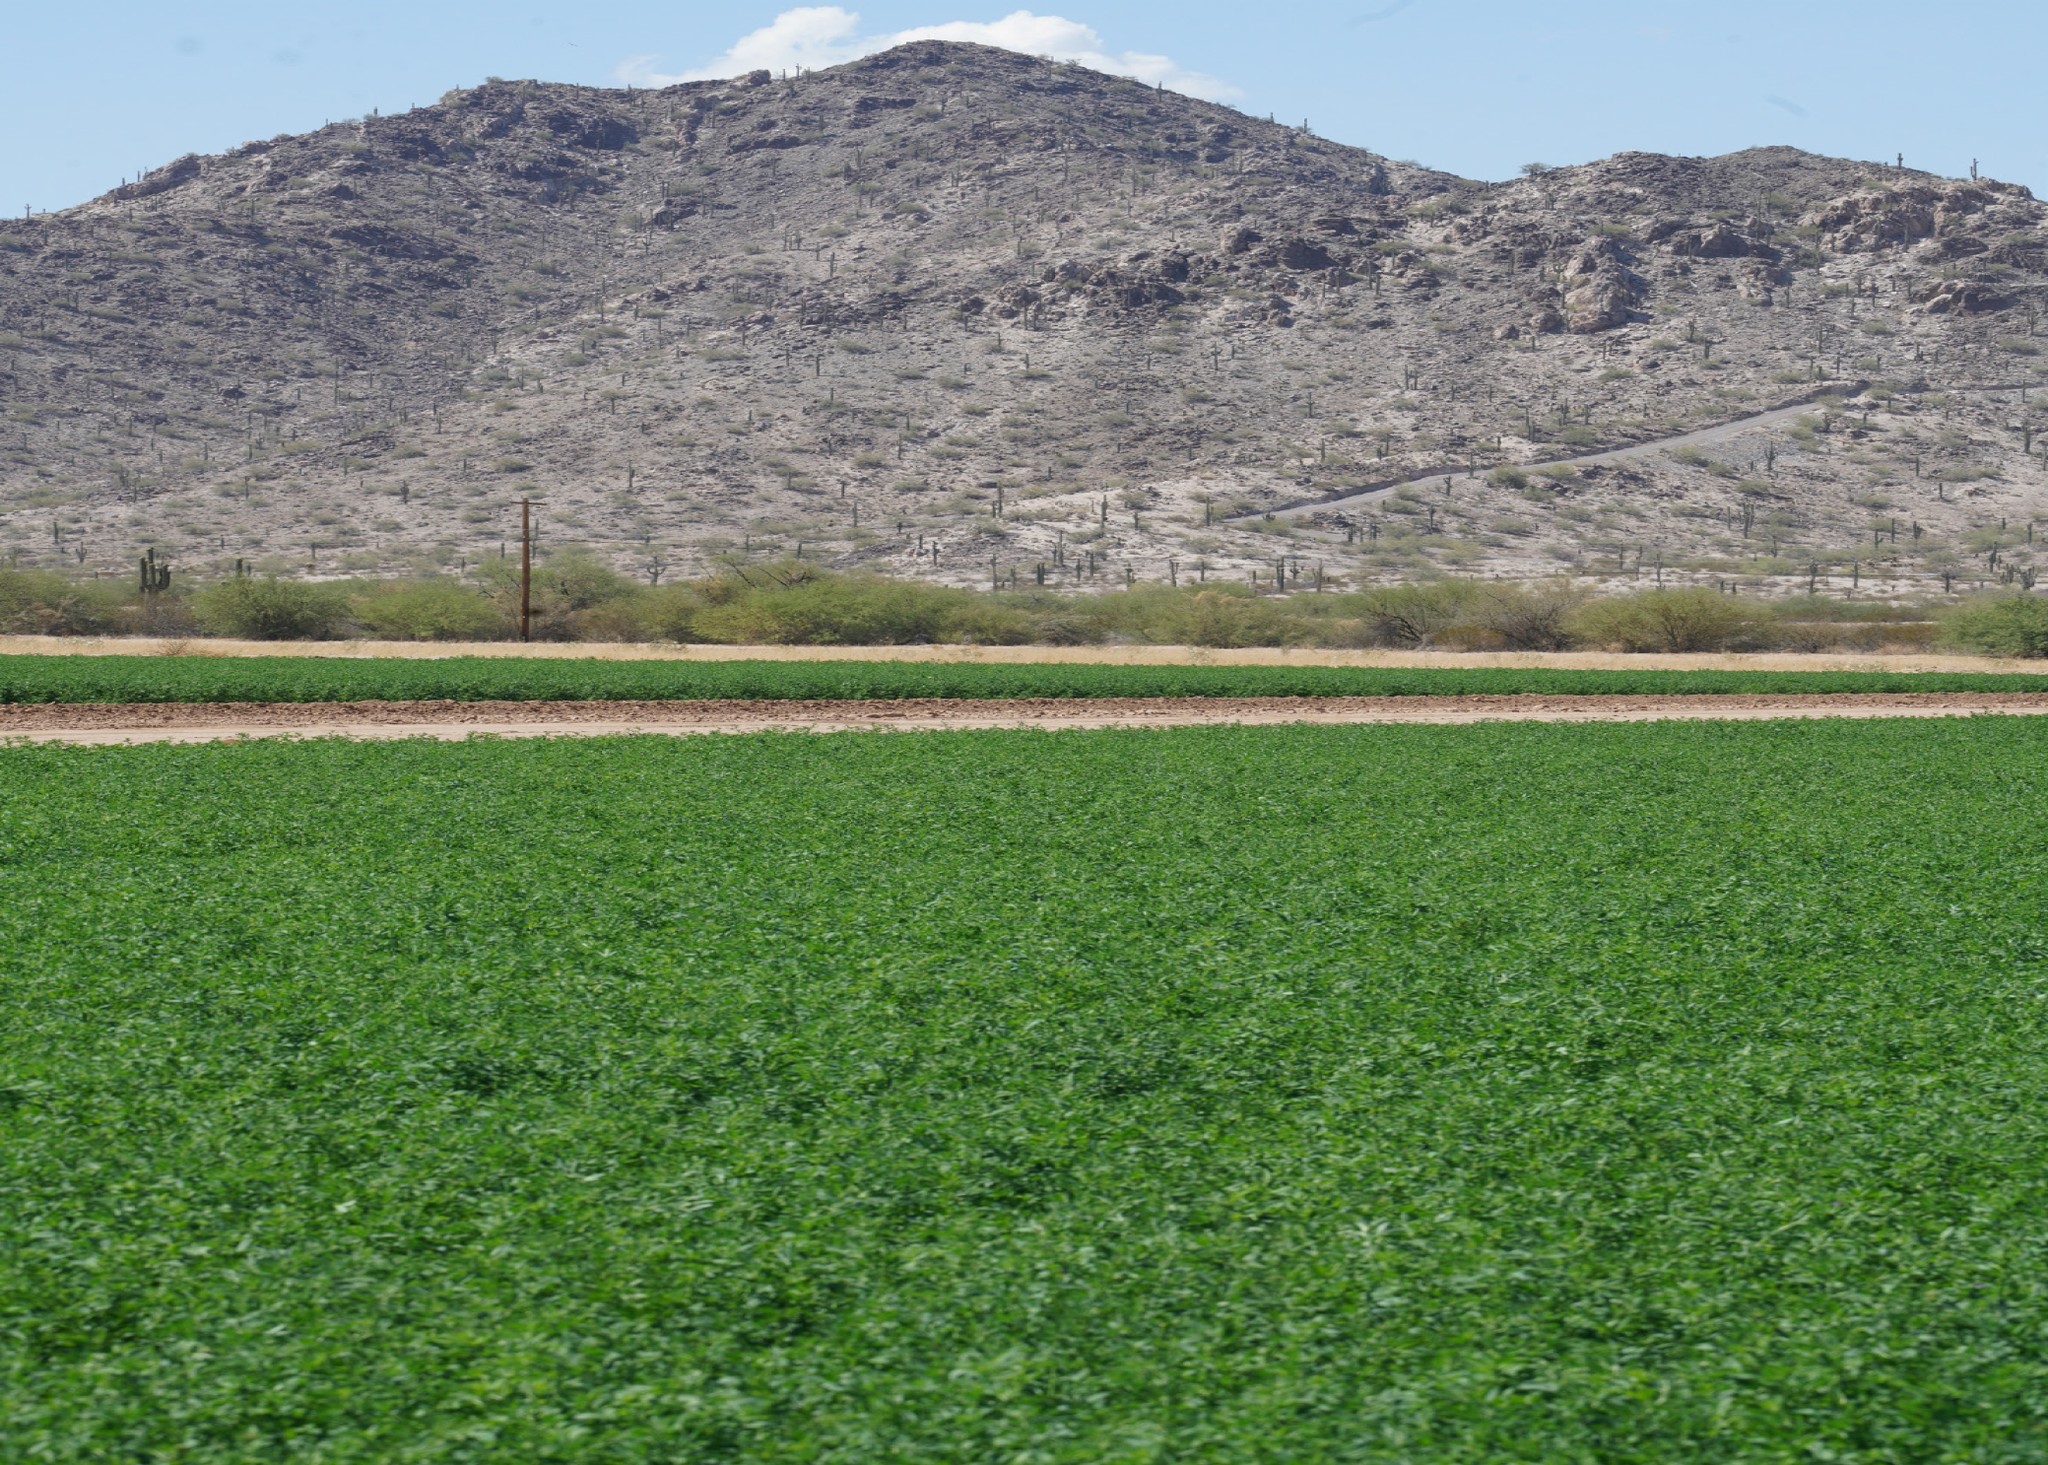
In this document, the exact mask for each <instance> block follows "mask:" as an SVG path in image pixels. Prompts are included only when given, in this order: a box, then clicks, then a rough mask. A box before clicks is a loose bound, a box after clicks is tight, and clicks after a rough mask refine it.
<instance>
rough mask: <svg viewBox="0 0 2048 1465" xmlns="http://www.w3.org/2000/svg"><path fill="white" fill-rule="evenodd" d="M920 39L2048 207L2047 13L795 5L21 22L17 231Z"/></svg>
mask: <svg viewBox="0 0 2048 1465" xmlns="http://www.w3.org/2000/svg"><path fill="white" fill-rule="evenodd" d="M922 36H939V37H944V38H952V39H960V40H981V41H985V42H988V43H991V44H998V45H1007V46H1009V47H1011V48H1012V49H1015V50H1023V51H1029V52H1032V53H1037V54H1056V55H1060V56H1062V57H1069V58H1073V59H1079V60H1081V61H1083V62H1084V63H1085V64H1089V65H1093V66H1097V67H1100V68H1101V69H1103V70H1110V71H1117V72H1121V73H1124V74H1128V75H1133V76H1139V77H1142V78H1144V79H1145V80H1147V81H1152V82H1163V83H1164V84H1165V85H1167V86H1168V87H1170V88H1173V89H1176V90H1180V91H1185V92H1189V93H1191V94H1193V95H1197V96H1204V97H1208V98H1210V99H1212V100H1216V101H1223V102H1227V103H1229V104H1231V105H1233V106H1237V107H1241V108H1243V109H1244V110H1245V111H1247V112H1250V113H1253V114H1256V115H1265V114H1268V113H1270V114H1273V115H1275V116H1277V117H1278V118H1279V119H1280V120H1282V121H1285V122H1290V123H1299V122H1307V123H1308V124H1309V125H1310V126H1311V127H1312V128H1313V129H1314V130H1315V131H1316V132H1317V133H1319V134H1321V135H1322V136H1324V137H1329V138H1334V139H1336V140H1337V141H1339V142H1346V143H1352V144H1356V145H1359V146H1362V147H1369V148H1371V149H1373V150H1374V151H1375V152H1379V153H1382V154H1385V155H1387V156H1390V157H1395V158H1406V159H1412V160H1414V161H1417V162H1421V163H1425V164H1428V165H1429V166H1431V167H1436V168H1443V169H1446V170H1448V171H1450V172H1454V173H1459V174H1463V175H1465V176H1466V177H1471V178H1487V179H1497V178H1505V177H1509V176H1511V175H1513V174H1514V173H1515V172H1516V171H1517V169H1518V168H1519V167H1520V166H1521V165H1522V164H1524V163H1530V162H1543V163H1549V164H1552V165H1557V164H1566V163H1581V162H1587V161H1590V160H1592V159H1594V158H1601V157H1606V156H1607V155H1609V154H1611V153H1615V152H1620V151H1624V150H1628V149H1638V150H1645V151H1653V152H1668V153H1681V154H1695V155H1705V154H1714V153H1722V152H1729V151H1733V150H1735V149H1738V148H1744V147H1752V146H1757V145H1762V144H1773V143H1782V144H1789V145H1791V146H1795V147H1801V148H1806V149H1808V150H1810V151H1813V152H1819V153H1830V154H1836V155H1840V156H1846V157H1853V158H1866V159H1878V158H1882V159H1890V158H1892V157H1894V156H1895V155H1896V154H1899V153H1904V154H1905V156H1906V161H1907V163H1908V165H1910V166H1913V167H1919V168H1926V169H1929V170H1931V171H1934V172H1938V173H1945V174H1949V175H1953V176H1960V175H1965V174H1967V173H1968V172H1969V169H1970V165H1971V162H1972V160H1973V159H1974V160H1977V161H1978V162H1979V164H1980V166H1981V167H1982V169H1983V172H1984V174H1985V175H1986V176H1988V177H1993V178H2003V179H2009V180H2011V181H2014V182H2018V183H2024V184H2026V185H2028V186H2029V187H2031V188H2034V189H2035V190H2036V191H2037V192H2041V191H2043V189H2044V188H2048V129H2044V128H2042V127H2041V126H2040V125H2039V103H2038V101H2037V100H2036V98H2035V94H2034V88H2035V86H2036V85H2038V83H2037V81H2036V79H2035V77H2034V75H2033V74H2032V73H2033V72H2035V71H2037V70H2038V69H2039V62H2040V58H2041V57H2042V56H2043V55H2044V54H2048V6H2043V5H2041V4H2039V3H2037V0H2036V3H2025V4H2023V3H2017V0H2007V3H1990V0H1949V3H1947V4H1946V5H1944V6H1942V7H1939V8H1935V7H1930V6H1927V5H1924V4H1914V5H1907V4H1904V3H1897V0H1855V3H1848V0H1789V3H1788V0H1776V3H1759V0H1720V3H1716V4H1700V3H1698V0H1688V3H1676V0H1635V3H1632V4H1622V3H1610V0H1578V3H1563V4H1560V3H1550V4H1532V3H1529V0H1512V3H1511V0H1349V3H1334V4H1333V3H1308V4H1295V5H1260V6H1249V5H1245V4H1242V3H1221V0H1177V3H1175V4H1172V5H1160V4H1135V3H1125V0H1046V3H1045V5H1044V6H1043V8H1040V9H1037V10H1019V9H1015V8H1013V7H1011V6H1006V5H1004V4H1001V3H998V4H995V5H991V6H988V7H985V8H975V7H974V6H973V5H972V4H970V3H967V0H929V3H919V4H904V3H887V4H883V3H874V4H860V3H849V4H846V5H843V6H806V7H792V6H789V5H786V4H782V5H778V4H749V3H744V0H729V3H725V4H721V5H716V6H711V5H692V4H687V3H685V4H680V5H678V4H673V3H671V4H653V3H649V0H611V3H609V4H606V5H604V6H602V7H599V6H591V5H588V4H578V5H567V4H560V3H540V0H490V3H488V4H486V3H481V0H410V3H404V4H401V3H395V0H350V3H348V4H340V3H334V0H299V3H295V4H292V5H288V6H287V5H278V4H276V3H274V0H271V3H264V4H251V3H211V4H194V3H180V0H152V3H150V4H146V5H145V4H133V3H122V0H115V3H97V4H95V3H90V0H88V3H86V4H71V5H63V4H45V5H37V6H33V7H30V6H22V7H19V8H18V9H17V10H16V11H15V13H14V15H13V18H12V19H10V20H9V21H8V23H7V28H6V40H7V44H6V46H5V49H4V58H0V213H11V214H12V215H14V216H15V217H19V216H20V214H21V213H22V211H23V210H24V209H28V208H33V209H35V210H37V211H42V210H47V209H57V208H63V207H67V206H69V205H71V204H75V203H80V202H83V201H84V200H86V199H88V198H91V197H94V196H95V195H97V194H100V193H102V192H104V191H106V190H107V189H109V188H112V187H115V186H116V185H118V184H119V183H121V182H122V181H123V180H124V179H125V178H130V177H133V176H134V175H135V174H137V173H139V172H142V171H146V170H148V169H150V168H154V167H157V166H159V165H161V164H163V163H165V162H168V161H169V160H170V159H172V158H174V157H177V156H179V155H181V154H184V153H188V152H200V153H207V152H219V151H223V150H225V149H227V148H232V147H235V146H237V145H239V144H241V143H243V142H245V141H248V140H251V139H254V138H263V137H271V136H274V135H276V134H278V133H286V132H303V131H307V130H309V129H312V128H315V127H319V126H321V125H322V124H323V123H325V122H327V121H329V120H339V119H341V118H345V117H354V116H360V115H363V114H366V113H368V112H370V111H371V110H373V109H375V110H379V111H384V112H391V111H403V110H405V109H406V108H407V107H410V106H413V105H421V104H425V103H428V102H432V101H433V100H435V99H436V98H437V97H439V96H440V95H441V94H442V93H443V92H446V91H448V90H449V89H451V88H455V87H462V86H471V85H474V84H476V83H477V82H480V81H482V80H483V79H484V78H486V77H488V76H502V77H508V78H522V77H536V78H540V79H542V80H548V81H565V82H580V83H584V84H587V85H593V86H618V85H621V84H624V83H626V82H632V83H634V84H636V85H661V84H664V83H665V82H666V81H670V80H675V79H681V78H695V77H700V76H720V75H731V74H737V73H738V72H741V71H745V70H749V69H752V68H753V67H757V66H765V67H768V68H769V69H771V70H777V71H779V70H781V69H783V68H784V67H789V66H812V67H818V66H826V65H831V64H834V63H836V62H838V61H842V60H846V59H850V58H852V57H854V56H857V55H860V54H863V53H865V52H867V51H870V50H875V49H880V48H882V47H884V46H886V45H888V44H890V43H892V42H894V41H897V40H901V39H908V38H915V37H922Z"/></svg>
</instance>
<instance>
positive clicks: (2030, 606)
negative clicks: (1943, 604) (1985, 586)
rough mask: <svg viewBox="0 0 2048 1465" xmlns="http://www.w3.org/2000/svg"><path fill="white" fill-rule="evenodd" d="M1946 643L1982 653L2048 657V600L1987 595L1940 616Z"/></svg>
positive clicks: (1964, 649) (1960, 648) (1984, 654)
mask: <svg viewBox="0 0 2048 1465" xmlns="http://www.w3.org/2000/svg"><path fill="white" fill-rule="evenodd" d="M1941 639H1942V642H1943V643H1944V644H1945V645H1949V646H1953V647H1956V648H1957V649H1959V650H1962V651H1974V652H1976V653H1978V654H1979V655H1981V656H2048V599H2043V598H2042V597H2040V596H2038V595H1986V596H1980V597H1978V598H1977V599H1974V600H1966V601H1964V602H1963V603H1962V604H1961V605H1959V606H1957V607H1956V608H1955V609H1954V610H1952V611H1949V612H1948V613H1947V614H1946V615H1944V616H1943V617H1942V618H1941Z"/></svg>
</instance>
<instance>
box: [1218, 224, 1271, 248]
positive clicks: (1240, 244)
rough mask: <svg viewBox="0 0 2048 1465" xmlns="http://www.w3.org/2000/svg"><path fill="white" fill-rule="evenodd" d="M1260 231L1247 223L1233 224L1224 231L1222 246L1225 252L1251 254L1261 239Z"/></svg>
mask: <svg viewBox="0 0 2048 1465" xmlns="http://www.w3.org/2000/svg"><path fill="white" fill-rule="evenodd" d="M1260 237H1261V236H1260V234H1259V231H1258V230H1256V229H1254V228H1251V227H1250V226H1249V225H1245V224H1233V225H1231V226H1230V227H1229V228H1228V229H1225V230H1224V231H1223V238H1222V240H1221V241H1220V246H1221V248H1222V250H1223V252H1224V253H1225V254H1232V255H1235V254H1250V253H1251V250H1252V246H1253V245H1254V244H1257V243H1258V242H1259V239H1260Z"/></svg>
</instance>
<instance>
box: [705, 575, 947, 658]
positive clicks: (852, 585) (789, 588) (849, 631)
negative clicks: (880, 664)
mask: <svg viewBox="0 0 2048 1465" xmlns="http://www.w3.org/2000/svg"><path fill="white" fill-rule="evenodd" d="M800 573H801V571H799V572H797V573H787V572H782V573H780V577H779V578H765V577H766V576H768V575H769V574H770V572H769V571H766V570H761V569H753V570H750V571H749V573H748V575H747V576H746V577H745V579H744V581H743V588H739V589H737V590H734V589H733V588H732V587H730V586H729V585H728V586H720V587H716V588H717V590H719V591H721V592H723V593H720V594H716V595H714V596H707V599H708V600H711V601H712V603H710V604H707V605H706V606H705V607H704V608H703V609H702V610H700V611H698V612H697V613H696V615H695V616H694V617H693V618H692V628H693V630H694V632H695V634H696V636H697V638H698V639H700V640H704V641H714V642H720V643H723V644H726V645H765V646H836V645H846V646H903V645H910V644H914V643H918V642H930V641H943V640H947V639H950V637H949V632H950V631H951V629H952V624H953V622H954V620H955V618H956V617H958V616H959V615H960V614H961V613H962V612H963V611H965V610H966V609H968V607H969V605H970V604H971V602H972V597H970V596H969V595H968V593H967V592H966V591H964V590H954V589H950V588H948V587H946V586H943V585H925V584H920V583H917V582H913V581H902V580H888V579H884V578H883V577H881V576H879V575H815V574H804V575H802V578H798V577H797V575H798V574H800Z"/></svg>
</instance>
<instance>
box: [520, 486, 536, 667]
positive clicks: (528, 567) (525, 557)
mask: <svg viewBox="0 0 2048 1465" xmlns="http://www.w3.org/2000/svg"><path fill="white" fill-rule="evenodd" d="M519 639H520V640H522V641H531V640H532V639H533V500H531V499H521V500H520V501H519Z"/></svg>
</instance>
